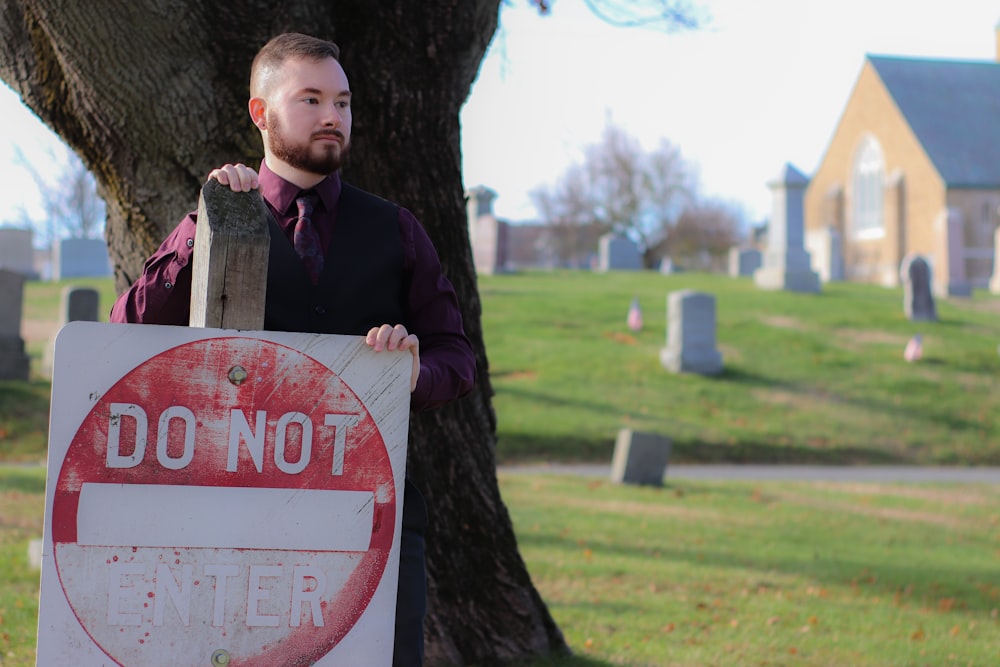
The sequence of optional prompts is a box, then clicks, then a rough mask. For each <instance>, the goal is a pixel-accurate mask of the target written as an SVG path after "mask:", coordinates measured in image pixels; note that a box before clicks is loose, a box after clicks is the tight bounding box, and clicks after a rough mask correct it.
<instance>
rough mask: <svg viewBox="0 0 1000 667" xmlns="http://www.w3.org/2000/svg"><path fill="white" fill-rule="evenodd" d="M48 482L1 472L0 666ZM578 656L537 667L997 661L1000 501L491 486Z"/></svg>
mask: <svg viewBox="0 0 1000 667" xmlns="http://www.w3.org/2000/svg"><path fill="white" fill-rule="evenodd" d="M43 484H44V473H43V471H42V470H41V469H38V468H36V469H23V468H12V467H0V516H2V517H3V521H2V522H0V581H2V582H3V585H2V586H0V656H2V660H3V664H4V665H5V667H28V666H30V665H33V664H34V639H35V626H36V621H35V619H36V615H37V591H38V573H37V572H36V571H32V570H30V569H29V568H28V566H27V559H26V552H27V545H28V540H29V539H30V538H32V537H36V536H38V535H40V533H41V526H42V507H43V504H44V501H43ZM500 488H501V491H502V493H503V497H504V501H505V503H506V504H507V507H508V509H509V510H510V512H511V517H512V519H513V521H514V527H515V531H516V533H517V536H518V541H519V547H520V551H521V555H522V557H523V558H524V560H525V563H526V564H527V566H528V569H529V571H530V572H531V576H532V579H533V581H534V583H535V585H536V587H537V588H538V590H539V592H540V593H541V595H542V597H543V598H544V599H545V601H546V603H547V605H548V606H549V609H550V611H551V612H552V614H553V616H554V617H555V619H556V622H557V623H558V624H559V626H560V628H561V629H562V631H563V633H564V634H565V637H566V640H567V642H568V643H569V645H570V647H571V648H572V650H573V652H574V656H573V657H571V658H566V659H564V660H557V661H537V662H533V663H530V665H531V667H543V666H544V665H557V666H558V667H610V666H612V665H629V666H632V667H651V666H657V667H666V666H671V667H713V666H719V667H721V666H740V667H748V666H760V667H764V666H770V667H777V666H789V667H791V666H804V667H841V666H844V665H850V666H851V667H924V666H932V667H948V666H956V667H958V666H963V667H964V666H966V665H975V666H983V667H985V666H988V665H995V664H1000V618H998V608H1000V580H998V579H997V576H996V571H997V570H996V559H997V557H998V556H1000V532H998V530H997V529H998V528H1000V513H998V509H997V508H998V507H1000V488H998V487H994V486H988V485H968V486H960V485H943V484H941V485H931V484H910V485H907V484H839V483H838V484H834V483H791V482H783V483H778V482H769V483H743V482H693V481H692V482H676V481H675V482H672V483H671V485H670V486H667V487H664V488H649V487H642V488H640V487H630V486H622V485H613V484H610V483H608V482H605V481H603V480H596V479H584V478H579V477H559V476H542V475H532V474H530V473H518V474H513V473H504V472H501V474H500Z"/></svg>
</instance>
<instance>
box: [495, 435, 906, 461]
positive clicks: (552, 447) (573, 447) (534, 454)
mask: <svg viewBox="0 0 1000 667" xmlns="http://www.w3.org/2000/svg"><path fill="white" fill-rule="evenodd" d="M613 437H614V434H612V435H610V436H609V437H607V438H598V437H594V438H567V437H564V436H539V435H534V434H528V433H503V434H501V435H500V438H499V440H498V442H497V462H498V463H499V464H500V465H510V464H515V463H551V462H553V461H558V462H562V463H606V464H608V465H611V458H612V456H613V454H614V441H613ZM670 462H671V463H764V464H767V463H772V464H779V463H788V464H792V463H795V464H813V465H820V464H827V465H862V464H883V465H885V464H900V463H906V464H912V463H913V461H912V460H910V459H908V458H906V457H903V456H900V455H898V454H895V453H893V452H890V451H886V450H884V449H879V448H876V447H870V448H869V447H825V448H823V449H815V448H812V447H807V446H804V445H773V444H769V443H762V442H753V441H744V442H741V441H737V442H735V443H732V444H728V443H727V444H719V443H715V442H705V441H702V440H697V439H692V440H684V439H679V438H673V439H672V448H671V454H670Z"/></svg>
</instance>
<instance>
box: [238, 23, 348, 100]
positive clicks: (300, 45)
mask: <svg viewBox="0 0 1000 667" xmlns="http://www.w3.org/2000/svg"><path fill="white" fill-rule="evenodd" d="M293 58H302V59H306V60H316V61H318V60H323V59H324V58H333V59H334V60H340V47H339V46H337V45H336V44H334V43H333V42H330V41H327V40H325V39H319V38H318V37H312V36H310V35H303V34H302V33H300V32H286V33H283V34H281V35H278V36H277V37H273V38H271V40H270V41H269V42H268V43H267V44H265V45H264V46H262V47H261V49H260V51H258V52H257V55H256V56H255V57H254V59H253V65H251V67H250V95H252V96H254V97H257V96H259V95H261V93H262V91H261V87H262V86H263V85H264V80H265V79H266V78H267V75H268V74H270V73H271V72H275V71H277V70H278V69H280V68H281V66H282V65H284V64H285V61H286V60H290V59H293Z"/></svg>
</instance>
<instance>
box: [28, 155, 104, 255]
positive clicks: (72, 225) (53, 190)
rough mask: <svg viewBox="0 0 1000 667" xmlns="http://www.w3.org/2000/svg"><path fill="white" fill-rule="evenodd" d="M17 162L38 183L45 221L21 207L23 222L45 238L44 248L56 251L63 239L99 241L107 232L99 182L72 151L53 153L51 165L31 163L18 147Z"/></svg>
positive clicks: (50, 160) (49, 163) (36, 184)
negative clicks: (98, 191)
mask: <svg viewBox="0 0 1000 667" xmlns="http://www.w3.org/2000/svg"><path fill="white" fill-rule="evenodd" d="M14 150H15V152H14V163H15V165H17V166H18V167H20V168H22V169H24V170H25V171H27V172H28V174H29V175H30V176H31V179H32V180H33V181H34V182H35V187H36V188H38V194H39V197H40V201H41V205H42V216H43V219H39V218H38V217H37V215H33V214H32V213H31V212H30V211H28V210H27V209H25V208H23V207H22V208H21V222H22V223H24V224H26V225H27V226H29V227H31V228H32V229H34V230H35V231H36V232H38V233H39V234H40V235H41V237H42V242H43V245H45V246H46V247H48V248H50V249H51V248H52V247H53V246H54V245H55V241H56V240H57V239H59V238H62V237H65V236H70V237H73V238H83V239H92V238H99V237H100V236H101V235H102V234H103V232H104V220H105V216H106V213H105V206H104V200H103V199H102V198H101V197H100V195H98V194H97V180H96V179H95V178H94V175H93V174H91V173H90V171H88V170H87V167H86V166H84V164H83V161H82V160H80V158H79V157H78V156H77V154H76V153H74V152H73V151H72V150H70V149H69V148H67V147H65V146H61V147H60V148H59V149H57V150H50V151H49V153H48V161H47V162H48V163H47V164H45V165H39V164H37V163H36V162H33V161H31V160H30V159H28V157H27V156H26V155H25V154H24V151H22V150H21V148H20V147H15V149H14Z"/></svg>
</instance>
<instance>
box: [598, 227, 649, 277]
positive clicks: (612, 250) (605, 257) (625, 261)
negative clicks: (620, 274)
mask: <svg viewBox="0 0 1000 667" xmlns="http://www.w3.org/2000/svg"><path fill="white" fill-rule="evenodd" d="M598 251H599V252H598V264H597V268H598V271H639V270H641V269H642V254H641V253H640V252H639V246H638V245H636V243H635V241H633V240H632V239H629V238H625V237H624V236H618V235H617V234H605V235H604V236H602V237H601V238H600V240H599V241H598Z"/></svg>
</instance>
